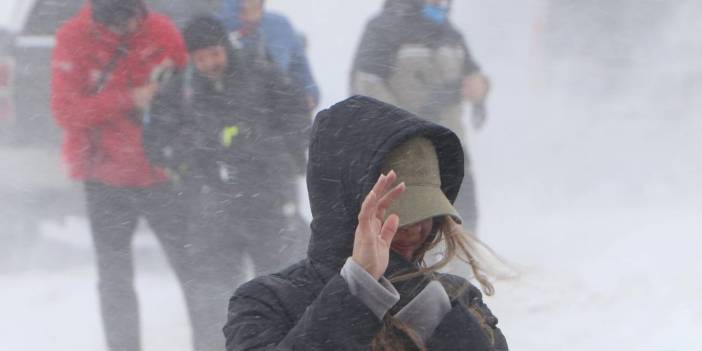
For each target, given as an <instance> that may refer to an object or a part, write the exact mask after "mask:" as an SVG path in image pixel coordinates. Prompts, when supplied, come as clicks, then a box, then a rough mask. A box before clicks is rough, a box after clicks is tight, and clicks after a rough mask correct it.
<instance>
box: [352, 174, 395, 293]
mask: <svg viewBox="0 0 702 351" xmlns="http://www.w3.org/2000/svg"><path fill="white" fill-rule="evenodd" d="M395 181H397V174H396V173H395V172H394V171H390V172H389V173H388V174H387V175H381V176H380V178H379V179H378V181H377V182H376V183H375V185H374V186H373V189H371V191H370V192H369V193H368V195H366V198H365V199H364V200H363V204H362V205H361V211H360V213H359V214H358V226H357V227H356V234H355V239H354V242H353V256H352V258H353V260H354V261H356V263H357V264H359V265H360V266H361V267H363V269H365V270H366V271H367V272H368V273H370V275H372V276H373V278H375V279H380V277H381V276H382V275H383V273H385V270H386V269H387V268H388V262H389V260H390V243H391V242H392V239H393V238H394V237H395V234H396V233H397V227H398V225H399V222H400V218H399V217H398V216H397V215H396V214H391V215H390V216H388V218H387V219H385V211H386V210H387V208H388V207H389V206H390V204H392V202H393V201H395V200H396V199H397V198H398V197H399V196H400V194H402V192H403V191H405V183H400V184H398V185H397V186H395V187H392V185H393V184H394V183H395Z"/></svg>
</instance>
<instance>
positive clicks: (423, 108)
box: [351, 0, 489, 232]
mask: <svg viewBox="0 0 702 351" xmlns="http://www.w3.org/2000/svg"><path fill="white" fill-rule="evenodd" d="M451 6H452V1H450V0H386V1H385V4H384V6H383V10H382V12H381V13H380V14H379V15H378V16H376V17H374V18H373V19H372V20H371V21H369V22H368V24H367V26H366V28H365V30H364V33H363V36H362V38H361V42H360V44H359V46H358V49H357V51H356V55H355V57H354V61H353V67H352V72H351V93H352V94H360V95H366V96H371V97H374V98H376V99H378V100H382V101H384V102H387V103H390V104H393V105H397V106H399V107H401V108H403V109H405V110H407V111H410V112H412V113H416V114H418V115H420V116H423V117H425V118H427V119H429V120H431V121H434V122H436V123H439V124H441V125H443V126H445V127H447V128H449V129H451V130H452V131H453V132H454V133H456V134H457V135H458V137H459V138H461V140H462V142H463V144H464V146H467V144H466V137H467V134H466V130H465V128H464V126H463V105H464V103H471V104H472V105H473V125H474V126H476V128H479V127H481V126H482V125H483V123H484V121H485V116H486V113H485V100H486V99H487V95H488V90H489V84H488V79H487V77H486V76H485V75H484V74H483V73H482V71H481V69H480V66H479V65H478V63H477V62H476V61H475V59H474V57H473V55H472V54H471V52H470V50H469V48H468V45H467V44H466V40H465V38H464V37H463V35H462V34H461V33H460V31H459V30H458V29H457V28H456V27H455V26H454V25H453V23H451V21H450V19H449V15H450V10H451ZM465 165H466V170H465V177H464V179H463V180H464V184H463V191H462V193H461V196H460V197H459V199H458V200H457V207H458V209H459V211H460V213H461V214H462V215H463V219H464V222H465V223H464V227H465V228H466V229H468V230H471V231H474V232H475V231H476V229H477V221H478V209H477V203H476V202H477V201H476V196H475V189H474V187H475V185H474V183H473V175H472V171H471V167H470V162H469V157H468V155H467V154H466V162H465Z"/></svg>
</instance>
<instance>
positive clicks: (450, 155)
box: [224, 96, 507, 351]
mask: <svg viewBox="0 0 702 351" xmlns="http://www.w3.org/2000/svg"><path fill="white" fill-rule="evenodd" d="M380 117H382V118H380ZM309 153H310V155H309V157H310V161H309V163H308V170H307V184H308V191H309V196H310V203H311V205H312V214H313V221H312V237H311V240H310V243H309V247H308V252H307V258H306V259H305V260H303V261H301V262H299V263H297V264H295V265H292V266H290V267H289V268H287V269H285V270H283V271H281V272H279V273H276V274H273V275H268V276H263V277H259V278H256V279H254V280H253V281H250V282H248V283H246V284H244V285H243V286H241V287H240V288H239V289H238V290H237V291H236V292H235V294H234V295H233V297H232V298H231V300H230V303H229V315H228V321H227V324H226V325H225V327H224V334H225V336H226V340H227V350H229V351H233V350H252V349H276V350H278V349H281V350H282V349H285V350H288V349H289V350H456V349H457V347H459V346H460V349H465V350H507V343H506V341H505V337H504V336H503V334H502V332H501V331H500V329H499V328H498V327H497V318H495V317H494V316H493V314H492V313H491V312H490V310H489V309H488V308H487V306H486V305H485V304H484V303H483V300H482V294H481V292H480V290H479V289H478V288H476V287H475V286H473V285H471V284H470V283H469V282H468V281H467V280H465V279H463V278H461V277H458V276H455V275H449V274H443V273H438V270H439V269H440V268H442V267H444V266H445V265H446V264H448V263H449V262H451V261H452V260H453V259H457V258H459V259H462V260H464V261H465V262H468V263H469V265H470V267H471V268H472V271H473V273H474V275H475V277H476V279H477V280H478V281H479V282H480V285H481V286H482V288H483V290H484V291H485V292H486V293H488V294H492V293H493V287H492V285H491V284H490V282H489V280H488V279H487V278H486V276H485V275H484V274H483V270H482V269H481V266H480V264H479V262H478V260H477V257H476V255H474V252H473V248H474V245H473V244H475V240H476V239H474V238H473V237H472V236H471V235H470V234H467V233H465V232H464V230H463V229H462V227H461V226H460V223H461V222H462V219H461V217H460V215H459V214H458V213H457V211H456V210H455V209H454V207H453V206H452V202H453V201H454V200H455V199H456V197H457V196H458V193H459V190H460V187H461V181H462V177H463V152H462V148H461V144H460V141H459V139H458V137H457V136H456V134H454V133H453V132H452V131H450V130H449V129H447V128H445V127H442V126H440V125H437V124H434V123H432V122H429V121H426V120H423V119H420V118H418V117H417V116H415V115H413V114H411V113H409V112H407V111H405V110H402V109H399V108H397V107H396V106H393V105H389V104H386V103H383V102H381V101H378V100H375V99H372V98H368V97H361V96H356V97H352V98H350V99H347V100H345V101H343V102H340V103H338V104H336V105H334V106H332V107H331V108H329V109H327V110H323V111H321V112H320V113H319V114H318V115H317V118H316V119H315V122H314V124H313V127H312V137H311V141H310V151H309ZM435 247H443V248H444V251H443V252H442V255H441V256H440V258H439V259H438V261H436V262H435V263H431V262H429V261H428V257H426V256H427V255H426V254H427V252H428V251H429V250H431V249H433V248H435Z"/></svg>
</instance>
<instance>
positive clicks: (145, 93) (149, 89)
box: [132, 82, 158, 110]
mask: <svg viewBox="0 0 702 351" xmlns="http://www.w3.org/2000/svg"><path fill="white" fill-rule="evenodd" d="M157 89H158V83H155V82H152V83H149V84H145V85H142V86H140V87H138V88H134V90H132V99H133V100H134V106H135V107H136V108H138V109H140V110H146V109H147V108H148V107H149V105H150V104H151V100H152V99H153V98H154V95H155V94H156V90H157Z"/></svg>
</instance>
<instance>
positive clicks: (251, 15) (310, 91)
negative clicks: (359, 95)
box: [219, 0, 320, 235]
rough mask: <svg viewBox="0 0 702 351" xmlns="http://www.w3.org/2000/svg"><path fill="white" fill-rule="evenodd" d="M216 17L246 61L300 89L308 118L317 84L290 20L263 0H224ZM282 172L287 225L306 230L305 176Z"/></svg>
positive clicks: (315, 100)
mask: <svg viewBox="0 0 702 351" xmlns="http://www.w3.org/2000/svg"><path fill="white" fill-rule="evenodd" d="M219 16H220V19H221V20H222V21H223V22H224V24H225V26H226V27H227V31H228V32H229V33H230V36H229V37H230V40H231V41H232V44H233V45H234V47H235V48H237V49H241V51H242V52H243V53H244V55H245V59H246V60H247V61H249V60H250V61H261V62H263V63H265V64H269V65H272V66H273V67H275V68H276V69H277V70H278V71H279V72H281V73H282V74H283V75H284V76H285V77H286V78H285V79H287V80H289V81H290V85H289V86H290V88H292V89H295V90H299V91H302V93H303V94H304V95H305V97H306V101H307V109H308V116H309V119H310V120H311V119H312V111H313V110H314V109H315V108H316V106H317V105H318V104H319V98H320V92H319V87H318V85H317V83H316V82H315V79H314V77H313V75H312V70H311V68H310V64H309V61H308V59H307V53H306V52H305V50H306V48H305V46H306V44H305V39H304V38H303V37H302V35H300V34H298V33H297V32H296V31H295V29H294V28H293V26H292V24H291V23H290V21H289V20H288V19H287V18H286V17H284V16H283V15H280V14H278V13H274V12H271V11H267V10H266V9H265V1H264V0H223V1H222V4H221V10H220V14H219ZM281 171H283V170H281ZM283 172H285V174H287V175H288V176H287V181H285V182H283V183H281V184H280V186H281V190H284V192H285V203H286V211H287V213H288V219H289V222H288V225H289V226H290V227H291V228H298V229H297V230H300V229H306V228H308V223H307V220H306V219H305V218H303V216H302V212H301V209H300V203H301V201H300V191H299V178H300V177H302V176H303V175H304V168H291V169H288V170H284V171H283ZM306 235H309V233H307V234H306Z"/></svg>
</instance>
